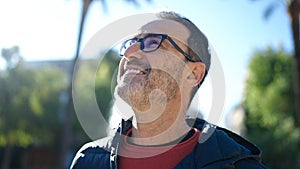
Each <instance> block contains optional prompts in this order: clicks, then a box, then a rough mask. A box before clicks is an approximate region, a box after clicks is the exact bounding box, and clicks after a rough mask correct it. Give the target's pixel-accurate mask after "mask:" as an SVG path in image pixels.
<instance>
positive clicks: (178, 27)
mask: <svg viewBox="0 0 300 169" xmlns="http://www.w3.org/2000/svg"><path fill="white" fill-rule="evenodd" d="M139 33H140V34H148V33H159V34H167V35H169V36H171V37H174V38H176V39H178V40H180V41H181V42H183V43H186V42H187V39H188V38H189V35H190V31H189V30H188V29H187V28H186V27H185V26H184V25H183V24H181V23H179V22H176V21H173V20H168V19H160V20H155V21H152V22H149V23H147V24H145V25H144V26H142V27H141V29H140V30H139Z"/></svg>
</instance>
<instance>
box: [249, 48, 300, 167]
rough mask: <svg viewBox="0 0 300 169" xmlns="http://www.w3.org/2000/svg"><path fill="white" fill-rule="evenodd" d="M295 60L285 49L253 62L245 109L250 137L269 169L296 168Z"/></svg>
mask: <svg viewBox="0 0 300 169" xmlns="http://www.w3.org/2000/svg"><path fill="white" fill-rule="evenodd" d="M292 65H293V58H292V57H291V56H290V55H289V54H288V53H286V52H285V51H283V50H282V49H280V50H278V51H275V50H273V49H271V48H268V49H267V50H265V51H257V52H256V53H255V54H254V56H253V58H252V59H251V61H250V64H249V67H248V76H247V79H246V86H245V93H244V94H245V95H244V98H245V100H244V107H245V109H246V115H247V119H246V128H247V137H248V138H249V139H250V140H252V141H254V142H255V143H256V144H258V145H259V147H261V149H262V150H263V160H264V163H266V164H267V165H268V166H269V167H270V168H274V169H280V168H282V169H283V168H291V169H292V168H297V167H296V161H297V160H296V159H297V154H298V152H299V140H300V130H299V128H296V126H295V120H294V119H295V117H294V113H295V106H294V95H293V92H294V91H293V66H292Z"/></svg>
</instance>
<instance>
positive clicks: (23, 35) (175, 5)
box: [0, 0, 292, 112]
mask: <svg viewBox="0 0 300 169" xmlns="http://www.w3.org/2000/svg"><path fill="white" fill-rule="evenodd" d="M82 1H83V0H43V1H41V0H16V1H0V21H1V26H0V49H1V48H8V47H11V46H13V45H18V46H19V47H20V53H21V55H22V56H23V57H24V58H25V59H26V60H49V59H71V58H73V57H74V55H75V48H76V40H77V33H78V29H79V21H80V13H81V5H82ZM139 1H140V7H139V8H136V7H134V6H133V5H132V4H126V3H124V2H127V1H125V0H114V1H110V0H107V5H108V10H107V13H106V14H105V13H104V12H103V8H102V5H101V2H100V1H94V2H93V3H92V5H91V8H90V11H89V13H88V16H87V19H86V24H85V33H84V36H83V43H82V44H83V45H84V44H85V43H86V42H87V41H88V40H89V38H91V37H92V36H93V35H94V34H95V33H96V32H97V31H98V30H99V29H101V27H103V26H105V25H106V24H108V23H110V22H113V21H114V20H116V19H117V18H121V17H123V16H128V15H132V14H136V13H143V12H153V11H157V10H158V9H169V10H174V11H176V12H178V13H181V14H182V15H184V16H186V17H187V18H189V19H190V20H191V21H193V22H194V23H195V24H196V25H197V26H198V27H199V28H200V29H201V30H202V31H203V32H204V33H205V34H206V36H207V37H208V39H209V40H210V42H211V43H212V44H213V46H214V48H215V50H216V52H217V54H218V57H219V59H220V61H221V64H222V66H223V70H224V74H225V81H226V105H225V109H224V111H225V112H229V111H230V110H231V109H232V108H233V107H234V106H235V105H237V104H238V103H239V102H240V101H241V99H242V89H243V82H244V79H245V73H246V68H247V64H248V61H249V59H250V57H251V55H252V54H253V52H254V51H255V50H256V49H264V48H266V47H267V46H273V47H278V46H280V45H282V46H283V47H284V48H285V49H286V50H287V51H292V38H291V31H290V22H289V18H288V17H287V15H286V9H285V6H284V4H280V3H279V4H278V7H277V8H276V10H275V11H274V13H273V15H272V16H271V17H270V18H269V20H264V19H263V12H264V10H265V9H266V8H267V6H268V4H269V3H272V2H276V1H255V2H253V1H251V0H238V1H236V0H189V1H182V0H164V1H160V0H153V2H152V3H147V2H146V0H139ZM278 2H281V1H278ZM3 65H4V61H3V60H2V58H1V59H0V67H3Z"/></svg>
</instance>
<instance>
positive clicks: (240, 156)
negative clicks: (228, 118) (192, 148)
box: [193, 119, 265, 169]
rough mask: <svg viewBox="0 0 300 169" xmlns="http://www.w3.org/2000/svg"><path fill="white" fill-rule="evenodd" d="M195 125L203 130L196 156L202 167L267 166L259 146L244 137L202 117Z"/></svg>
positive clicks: (244, 167)
mask: <svg viewBox="0 0 300 169" xmlns="http://www.w3.org/2000/svg"><path fill="white" fill-rule="evenodd" d="M193 126H194V127H195V128H197V129H199V130H200V131H201V136H200V138H199V141H198V144H197V147H196V152H195V153H196V154H195V156H196V157H197V161H198V162H199V163H198V164H201V165H202V167H208V166H210V167H216V166H231V167H235V168H243V169H247V168H262V169H263V168H265V167H264V166H263V165H262V164H261V151H260V150H259V148H258V147H256V146H255V145H254V144H252V143H251V142H249V141H247V140H246V139H244V138H243V137H241V136H239V135H237V134H235V133H233V132H231V131H229V130H227V129H224V128H221V127H218V126H215V125H212V124H210V123H208V122H206V121H204V120H201V119H196V121H195V120H194V125H193ZM203 164H204V166H203Z"/></svg>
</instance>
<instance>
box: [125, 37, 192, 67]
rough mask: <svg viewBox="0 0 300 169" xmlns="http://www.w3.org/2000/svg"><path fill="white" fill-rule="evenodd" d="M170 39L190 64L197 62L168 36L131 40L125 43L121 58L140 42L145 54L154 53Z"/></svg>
mask: <svg viewBox="0 0 300 169" xmlns="http://www.w3.org/2000/svg"><path fill="white" fill-rule="evenodd" d="M165 39H168V40H169V42H170V43H171V44H172V45H173V46H174V47H175V49H177V50H178V51H179V52H180V53H181V54H182V55H183V56H184V57H185V58H186V59H187V60H188V61H190V62H196V61H194V60H193V59H192V58H191V57H190V56H189V55H188V54H187V53H185V52H184V51H183V50H182V49H181V48H180V47H179V46H178V45H177V44H176V43H175V41H174V40H173V39H172V38H171V37H170V36H168V35H166V34H148V35H146V36H145V37H143V38H131V39H128V40H126V41H124V42H123V44H122V46H121V48H120V56H124V54H125V51H126V50H127V49H128V48H129V47H130V46H132V45H134V44H136V43H138V42H140V43H141V45H140V49H141V50H142V51H143V52H153V51H155V50H157V49H158V48H159V47H160V45H161V44H162V42H163V41H164V40H165Z"/></svg>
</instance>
